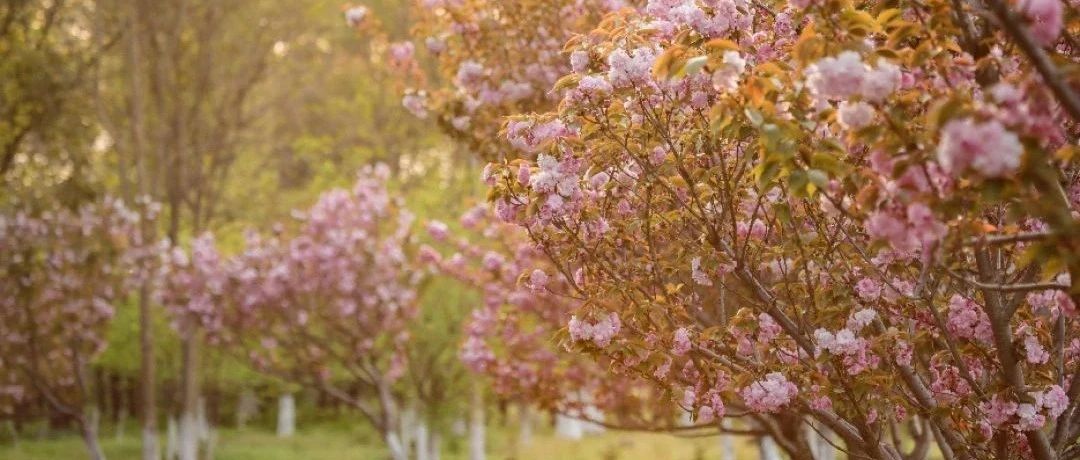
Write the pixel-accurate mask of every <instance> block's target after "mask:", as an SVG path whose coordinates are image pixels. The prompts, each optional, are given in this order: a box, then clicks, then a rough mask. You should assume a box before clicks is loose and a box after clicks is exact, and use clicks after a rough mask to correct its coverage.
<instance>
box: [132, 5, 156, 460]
mask: <svg viewBox="0 0 1080 460" xmlns="http://www.w3.org/2000/svg"><path fill="white" fill-rule="evenodd" d="M143 3H144V2H138V1H136V2H132V4H133V5H134V10H133V12H132V22H131V31H130V33H128V46H129V49H128V59H129V60H128V66H129V67H130V70H131V138H132V143H131V156H132V160H133V161H134V163H135V165H136V173H137V180H138V182H139V193H140V194H142V195H143V196H147V197H148V196H150V191H151V187H150V177H149V171H148V168H147V164H146V163H147V158H146V156H147V150H146V144H147V143H146V120H145V116H144V114H145V111H146V107H145V100H144V99H143V95H144V92H143V91H144V87H143V83H142V71H141V66H142V42H141V40H142V34H141V33H140V32H141V27H140V21H139V19H140V18H142V17H144V14H145V12H144V11H142V10H143V7H142V5H143ZM154 233H156V232H155V231H154V230H153V228H152V227H151V226H150V225H149V224H148V223H147V222H145V221H144V222H143V223H142V237H143V240H144V241H150V240H151V238H152V237H153V234H154ZM150 287H151V286H150V281H149V280H146V281H143V282H142V283H141V285H140V286H139V389H140V393H139V399H140V401H139V402H140V409H139V421H140V422H141V425H142V460H160V458H161V449H160V447H159V445H158V433H157V386H156V385H155V382H154V378H155V370H154V366H155V364H156V363H155V361H154V335H153V330H152V329H153V324H154V322H153V317H152V316H151V313H152V312H151V310H150V291H151V289H150Z"/></svg>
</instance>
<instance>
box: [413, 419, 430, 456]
mask: <svg viewBox="0 0 1080 460" xmlns="http://www.w3.org/2000/svg"><path fill="white" fill-rule="evenodd" d="M428 435H429V433H428V424H427V420H423V419H420V420H419V421H418V422H417V423H416V434H415V435H414V437H415V439H416V460H431V446H430V444H429V443H430V438H429V437H428Z"/></svg>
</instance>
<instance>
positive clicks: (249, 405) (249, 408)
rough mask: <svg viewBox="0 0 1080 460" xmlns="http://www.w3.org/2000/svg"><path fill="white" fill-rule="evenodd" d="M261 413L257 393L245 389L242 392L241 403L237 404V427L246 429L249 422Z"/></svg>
mask: <svg viewBox="0 0 1080 460" xmlns="http://www.w3.org/2000/svg"><path fill="white" fill-rule="evenodd" d="M258 413H259V400H258V398H256V397H255V392H253V391H251V389H250V388H245V389H244V391H242V392H240V401H239V402H237V403H236V427H237V428H244V427H246V426H247V423H248V421H249V420H251V419H252V417H254V416H255V415H257V414H258Z"/></svg>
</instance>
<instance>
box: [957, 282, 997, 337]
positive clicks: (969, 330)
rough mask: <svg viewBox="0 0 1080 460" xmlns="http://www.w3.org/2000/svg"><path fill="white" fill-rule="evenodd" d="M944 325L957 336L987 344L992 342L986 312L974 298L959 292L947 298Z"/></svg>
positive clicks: (991, 332) (991, 333)
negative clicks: (947, 309)
mask: <svg viewBox="0 0 1080 460" xmlns="http://www.w3.org/2000/svg"><path fill="white" fill-rule="evenodd" d="M946 327H947V328H948V329H949V332H951V333H953V334H955V335H956V336H957V337H960V338H964V339H969V340H977V341H979V342H982V343H983V344H987V345H989V344H990V343H993V331H992V330H991V328H990V318H989V317H988V316H986V312H984V311H983V310H982V308H981V307H979V304H977V303H975V301H974V300H971V299H969V298H967V297H963V296H961V295H959V294H953V296H952V298H950V299H949V311H948V322H947V323H946Z"/></svg>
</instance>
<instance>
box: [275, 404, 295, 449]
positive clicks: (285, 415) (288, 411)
mask: <svg viewBox="0 0 1080 460" xmlns="http://www.w3.org/2000/svg"><path fill="white" fill-rule="evenodd" d="M295 433H296V398H295V397H293V394H292V393H285V394H283V395H281V396H278V414H277V436H278V437H279V438H288V437H290V436H292V435H293V434H295Z"/></svg>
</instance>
